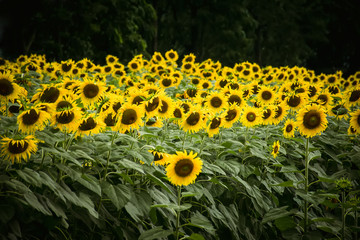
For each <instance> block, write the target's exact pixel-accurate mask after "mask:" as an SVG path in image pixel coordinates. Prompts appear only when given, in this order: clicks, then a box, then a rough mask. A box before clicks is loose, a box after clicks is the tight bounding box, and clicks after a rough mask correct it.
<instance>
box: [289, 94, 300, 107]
mask: <svg viewBox="0 0 360 240" xmlns="http://www.w3.org/2000/svg"><path fill="white" fill-rule="evenodd" d="M300 102H301V99H300V97H299V96H291V97H290V98H289V100H288V101H287V104H288V105H289V106H290V107H297V106H299V104H300Z"/></svg>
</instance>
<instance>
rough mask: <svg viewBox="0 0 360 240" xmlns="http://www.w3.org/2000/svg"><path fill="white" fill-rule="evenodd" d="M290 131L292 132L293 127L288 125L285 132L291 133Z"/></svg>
mask: <svg viewBox="0 0 360 240" xmlns="http://www.w3.org/2000/svg"><path fill="white" fill-rule="evenodd" d="M292 130H293V126H292V125H291V124H288V125H287V126H286V128H285V131H286V132H288V133H289V132H291V131H292Z"/></svg>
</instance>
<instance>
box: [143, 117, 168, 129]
mask: <svg viewBox="0 0 360 240" xmlns="http://www.w3.org/2000/svg"><path fill="white" fill-rule="evenodd" d="M163 125H164V123H163V121H162V119H160V118H157V117H151V118H148V119H146V121H145V126H147V127H155V128H161V127H162V126H163Z"/></svg>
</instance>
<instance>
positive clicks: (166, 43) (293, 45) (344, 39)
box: [0, 0, 360, 77]
mask: <svg viewBox="0 0 360 240" xmlns="http://www.w3.org/2000/svg"><path fill="white" fill-rule="evenodd" d="M359 43H360V1H359V0H341V1H339V0H295V1H289V0H239V1H234V0H208V1H206V0H188V1H179V0H178V1H172V0H162V1H161V0H160V1H156V0H148V1H145V0H94V1H92V0H37V1H36V0H35V1H29V0H26V1H25V0H0V57H3V58H6V59H9V60H14V59H16V58H17V57H18V56H19V55H21V54H31V53H38V54H46V58H47V60H48V61H61V60H66V59H70V58H71V59H73V60H80V59H82V58H85V57H86V58H89V59H91V60H93V61H94V62H95V63H98V64H104V63H105V57H106V55H107V54H113V55H115V56H118V57H119V59H120V62H122V63H127V61H129V60H130V59H131V58H132V57H133V56H134V55H136V54H144V56H145V57H147V58H148V57H150V56H151V55H152V54H153V53H154V51H158V52H161V53H163V54H164V53H165V52H166V51H167V50H169V49H174V50H176V51H178V53H179V55H180V57H182V56H184V55H185V54H188V53H194V54H195V55H196V56H197V59H196V60H197V61H198V62H199V61H202V60H205V59H208V58H211V59H212V60H214V61H217V60H219V61H220V62H221V63H222V64H223V66H224V65H226V66H230V67H232V66H233V65H234V64H235V63H238V62H242V61H250V62H256V63H258V64H260V66H262V67H264V66H267V65H271V66H295V65H297V66H304V67H307V68H309V69H313V70H315V71H316V73H317V74H320V73H322V72H323V73H334V72H336V71H337V70H342V71H343V72H344V76H345V77H346V76H348V75H349V74H353V73H355V72H356V71H359V70H360V57H359V56H360V48H359Z"/></svg>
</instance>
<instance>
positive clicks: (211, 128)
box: [206, 114, 224, 138]
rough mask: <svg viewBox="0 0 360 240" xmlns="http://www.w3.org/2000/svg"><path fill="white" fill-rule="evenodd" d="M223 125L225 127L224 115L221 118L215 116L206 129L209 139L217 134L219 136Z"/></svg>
mask: <svg viewBox="0 0 360 240" xmlns="http://www.w3.org/2000/svg"><path fill="white" fill-rule="evenodd" d="M223 125H224V114H222V115H221V116H214V117H212V118H210V119H209V122H208V124H207V127H206V129H207V133H208V135H209V138H211V137H213V136H214V135H215V134H218V133H219V131H220V128H221V127H222V126H223Z"/></svg>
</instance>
